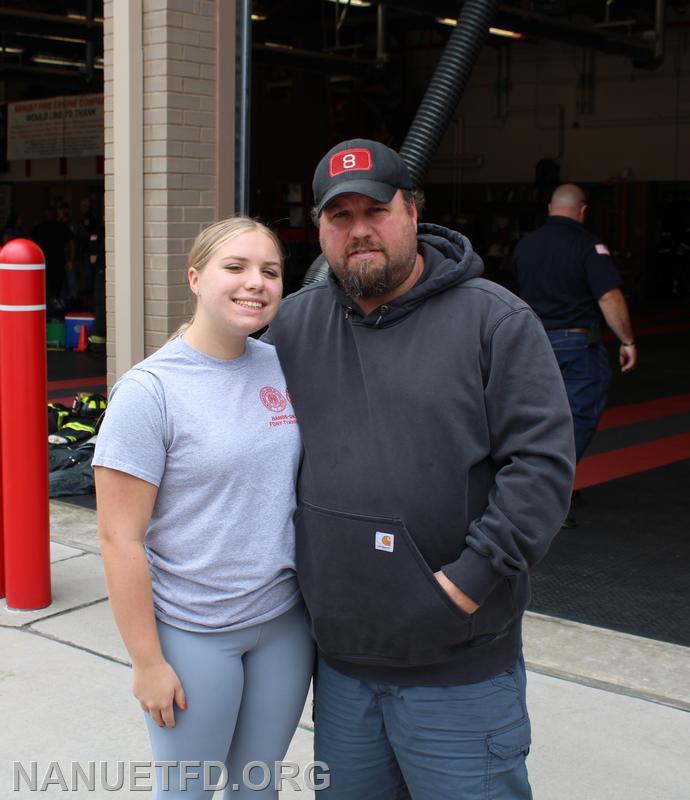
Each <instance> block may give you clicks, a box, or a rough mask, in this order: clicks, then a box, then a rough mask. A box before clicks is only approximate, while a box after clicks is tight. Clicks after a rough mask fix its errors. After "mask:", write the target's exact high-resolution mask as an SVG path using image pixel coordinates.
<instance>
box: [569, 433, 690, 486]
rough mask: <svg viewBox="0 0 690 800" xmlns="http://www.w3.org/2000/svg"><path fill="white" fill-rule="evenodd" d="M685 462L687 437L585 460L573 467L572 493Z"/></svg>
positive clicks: (689, 440) (689, 451)
mask: <svg viewBox="0 0 690 800" xmlns="http://www.w3.org/2000/svg"><path fill="white" fill-rule="evenodd" d="M686 459H690V433H681V434H680V435H678V436H667V437H665V438H663V439H657V440H656V441H653V442H647V443H646V444H635V445H632V446H631V447H621V448H620V449H619V450H611V452H609V453H600V454H598V455H596V456H586V457H585V458H583V459H582V461H580V463H579V464H578V465H577V475H576V476H575V489H586V488H587V487H588V486H595V485H596V484H598V483H606V482H607V481H613V480H616V479H617V478H626V477H628V476H629V475H637V473H639V472H647V470H650V469H656V468H657V467H664V466H666V465H667V464H673V463H675V462H676V461H685V460H686Z"/></svg>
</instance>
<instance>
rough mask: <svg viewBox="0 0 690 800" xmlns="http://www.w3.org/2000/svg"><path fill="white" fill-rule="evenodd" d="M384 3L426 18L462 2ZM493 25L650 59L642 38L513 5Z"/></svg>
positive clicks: (451, 12) (448, 13)
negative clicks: (607, 31)
mask: <svg viewBox="0 0 690 800" xmlns="http://www.w3.org/2000/svg"><path fill="white" fill-rule="evenodd" d="M385 3H386V5H387V6H389V7H391V8H397V9H400V10H404V11H407V12H409V13H414V14H419V15H423V16H426V17H429V16H433V17H450V18H452V19H457V17H458V13H459V10H460V9H461V7H462V4H461V3H460V2H458V0H423V1H421V2H420V0H385ZM495 24H496V26H497V27H500V28H507V29H509V30H512V31H515V32H516V33H522V34H523V35H525V36H529V37H533V38H536V39H548V40H550V41H555V42H563V43H564V44H570V45H574V46H576V47H589V48H592V49H593V50H597V51H599V52H604V53H610V54H611V55H619V56H623V57H625V58H630V59H631V60H633V61H634V62H635V63H636V65H638V66H641V65H643V64H644V63H645V62H648V61H652V60H653V59H654V44H653V43H652V44H651V45H650V44H649V43H647V42H645V40H644V39H643V38H642V37H633V36H626V37H623V36H610V35H607V34H606V33H605V32H602V31H600V30H598V29H597V28H595V27H593V26H588V25H579V24H576V23H571V22H567V23H564V22H562V21H560V20H559V19H558V18H554V17H549V16H546V15H545V14H538V13H536V12H533V11H527V10H524V9H521V8H518V7H515V6H509V5H506V4H502V5H500V6H499V10H498V16H497V17H496V23H495Z"/></svg>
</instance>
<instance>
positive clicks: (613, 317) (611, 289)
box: [513, 184, 637, 461]
mask: <svg viewBox="0 0 690 800" xmlns="http://www.w3.org/2000/svg"><path fill="white" fill-rule="evenodd" d="M586 213H587V204H586V202H585V195H584V192H583V191H582V189H580V187H579V186H575V185H574V184H563V185H562V186H559V187H558V188H557V189H556V190H555V191H554V193H553V195H552V197H551V202H550V203H549V218H548V220H547V221H546V223H545V224H544V225H543V226H542V227H541V228H538V229H537V230H536V231H533V232H532V233H529V234H528V235H527V236H525V237H524V239H522V240H521V241H520V242H519V243H518V245H517V247H516V248H515V251H514V253H513V269H514V272H515V275H516V278H517V283H518V294H519V295H520V297H522V299H523V300H525V301H526V302H527V303H529V305H530V306H532V308H533V309H534V311H535V312H536V314H537V315H538V316H539V318H540V319H541V321H542V323H543V325H544V327H545V328H546V332H547V334H548V337H549V340H550V341H551V346H552V347H553V350H554V353H555V354H556V359H557V361H558V365H559V366H560V368H561V372H562V374H563V379H564V381H565V387H566V391H567V393H568V400H569V402H570V408H571V411H572V413H573V422H574V426H575V450H576V458H577V460H578V461H579V460H580V459H581V458H582V456H583V454H584V452H585V450H586V449H587V446H588V445H589V443H590V442H591V440H592V437H593V436H594V432H595V431H596V428H597V424H598V422H599V418H600V417H601V414H602V413H603V411H604V408H605V406H606V398H607V394H608V388H609V382H610V379H611V370H610V368H609V364H608V356H607V353H606V349H605V348H604V347H603V345H602V344H601V333H600V319H601V315H602V314H603V316H604V319H605V320H606V322H607V324H608V326H609V327H610V328H611V330H612V331H613V332H614V333H615V334H616V336H617V337H618V339H619V340H620V346H619V363H620V367H621V371H622V372H629V371H630V370H631V369H633V367H634V366H635V364H636V362H637V350H636V348H635V341H634V339H633V332H632V326H631V324H630V314H629V312H628V305H627V303H626V301H625V298H624V296H623V293H622V292H621V290H620V285H621V279H620V276H619V274H618V271H617V269H616V267H615V265H614V263H613V260H612V259H611V255H610V254H609V250H608V248H607V247H606V245H605V244H604V243H603V242H602V241H601V239H599V238H598V237H597V236H595V235H594V234H593V233H591V232H590V231H588V230H587V229H586V228H585V226H584V225H583V222H584V219H585V215H586ZM600 312H601V313H600Z"/></svg>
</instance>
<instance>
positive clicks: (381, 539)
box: [376, 531, 395, 553]
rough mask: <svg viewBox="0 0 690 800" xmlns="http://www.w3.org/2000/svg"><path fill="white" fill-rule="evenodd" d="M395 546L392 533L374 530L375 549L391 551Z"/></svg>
mask: <svg viewBox="0 0 690 800" xmlns="http://www.w3.org/2000/svg"><path fill="white" fill-rule="evenodd" d="M394 547H395V536H394V535H393V534H392V533H384V532H383V531H376V549H377V550H385V551H386V552H387V553H392V552H393V548H394Z"/></svg>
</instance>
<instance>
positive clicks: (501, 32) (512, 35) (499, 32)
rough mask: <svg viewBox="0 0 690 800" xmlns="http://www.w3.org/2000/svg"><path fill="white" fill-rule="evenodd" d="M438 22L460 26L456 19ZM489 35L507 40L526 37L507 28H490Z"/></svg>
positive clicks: (439, 19)
mask: <svg viewBox="0 0 690 800" xmlns="http://www.w3.org/2000/svg"><path fill="white" fill-rule="evenodd" d="M436 22H438V23H439V24H441V25H450V26H453V27H454V26H455V25H457V24H458V21H457V20H456V19H453V18H452V17H436ZM489 33H491V34H492V35H493V36H503V37H504V38H505V39H524V38H525V37H524V35H523V34H522V33H517V32H516V31H508V30H506V29H505V28H489Z"/></svg>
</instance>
